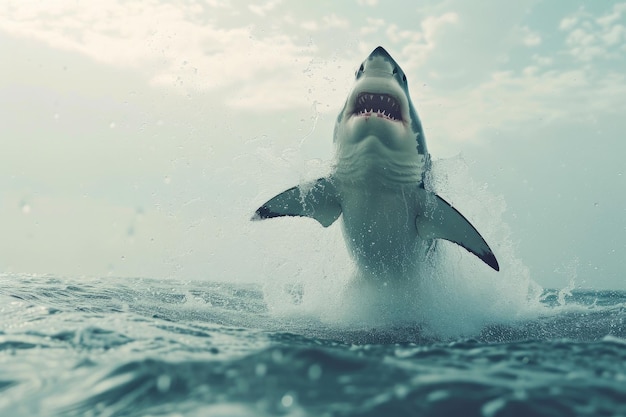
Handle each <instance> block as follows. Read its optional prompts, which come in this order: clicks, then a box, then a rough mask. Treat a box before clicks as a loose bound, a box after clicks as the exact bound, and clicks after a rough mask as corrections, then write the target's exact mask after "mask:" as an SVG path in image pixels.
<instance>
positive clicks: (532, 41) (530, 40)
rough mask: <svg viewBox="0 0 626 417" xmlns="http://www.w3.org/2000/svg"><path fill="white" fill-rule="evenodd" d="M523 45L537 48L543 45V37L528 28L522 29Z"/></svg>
mask: <svg viewBox="0 0 626 417" xmlns="http://www.w3.org/2000/svg"><path fill="white" fill-rule="evenodd" d="M521 32H522V33H521V37H522V43H523V44H524V45H526V46H537V45H539V44H541V36H540V35H539V34H538V33H537V32H533V31H532V30H530V29H529V28H528V26H523V27H522V28H521Z"/></svg>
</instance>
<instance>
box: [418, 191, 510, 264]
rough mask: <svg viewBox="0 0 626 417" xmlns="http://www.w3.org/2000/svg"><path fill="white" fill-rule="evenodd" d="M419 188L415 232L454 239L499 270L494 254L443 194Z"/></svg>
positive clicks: (431, 237) (433, 237)
mask: <svg viewBox="0 0 626 417" xmlns="http://www.w3.org/2000/svg"><path fill="white" fill-rule="evenodd" d="M422 192H423V194H422V197H423V198H420V210H419V213H418V215H417V218H416V219H415V226H416V227H417V234H418V235H419V236H420V237H421V238H422V239H445V240H449V241H450V242H454V243H456V244H458V245H459V246H462V247H464V248H465V249H467V250H468V251H470V252H471V253H473V254H474V255H476V256H477V257H479V258H480V259H481V260H482V261H483V262H485V263H486V264H487V265H489V266H490V267H492V268H493V269H495V270H496V271H499V270H500V266H499V265H498V261H497V260H496V256H495V255H494V254H493V252H492V251H491V249H490V248H489V245H487V242H485V239H483V237H482V236H481V235H480V233H478V231H477V230H476V228H474V226H472V224H471V223H470V222H469V221H467V219H466V218H465V217H463V215H462V214H461V213H459V212H458V211H457V210H456V209H455V208H454V207H452V206H451V205H450V204H449V203H448V202H447V201H445V200H444V199H443V198H441V197H439V196H438V195H436V194H432V193H429V192H427V191H425V190H422Z"/></svg>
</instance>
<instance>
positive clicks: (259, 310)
mask: <svg viewBox="0 0 626 417" xmlns="http://www.w3.org/2000/svg"><path fill="white" fill-rule="evenodd" d="M280 287H281V288H280V290H277V289H276V288H277V286H272V285H262V284H235V283H220V282H209V281H206V282H204V281H197V282H196V281H192V282H181V281H174V280H151V279H128V278H124V279H121V278H111V277H107V278H100V279H95V278H89V279H87V278H84V279H75V278H74V279H69V278H62V277H52V276H33V275H18V274H4V275H0V415H2V416H274V415H278V416H439V415H441V416H452V415H459V416H486V417H491V416H577V415H578V416H624V415H626V293H625V292H617V291H581V290H579V291H552V290H544V289H539V290H538V289H537V288H533V290H532V291H529V292H527V293H526V294H525V295H524V297H523V299H524V300H525V301H524V303H522V304H523V307H521V306H522V304H519V305H518V306H517V308H515V309H513V310H515V314H512V313H511V312H510V311H513V310H503V309H502V307H498V309H495V308H494V307H489V306H488V305H484V306H480V308H484V309H485V310H484V311H486V312H488V313H489V314H486V315H485V314H483V315H480V314H475V312H474V313H473V312H471V311H470V312H469V313H468V314H465V315H464V314H459V313H458V311H461V310H463V309H465V307H467V305H469V304H467V305H465V306H463V307H464V308H463V309H461V308H457V310H454V309H452V308H448V309H447V310H450V311H452V313H451V314H452V316H451V317H450V318H449V319H448V320H445V319H442V318H441V317H438V316H441V315H445V314H446V313H445V311H447V310H446V309H444V308H441V309H439V310H436V311H437V314H435V315H433V316H431V317H430V318H428V317H427V316H423V317H421V318H419V316H416V317H412V318H409V317H404V319H403V320H398V319H397V317H395V316H393V315H391V316H389V317H387V318H386V319H385V320H382V319H381V320H373V319H372V318H371V317H363V316H362V315H361V313H360V312H362V311H365V310H366V309H365V308H363V309H362V310H358V309H356V310H354V311H357V312H358V314H356V315H352V316H349V317H348V316H346V315H338V314H335V315H331V314H329V311H331V310H333V309H334V310H336V311H337V312H338V311H340V310H342V308H343V310H346V309H354V308H355V307H354V305H351V304H346V303H343V304H342V303H341V302H340V303H339V304H336V305H334V306H333V303H335V302H334V301H332V300H330V298H332V297H328V294H327V295H326V296H325V297H321V299H323V301H321V302H320V301H319V300H320V298H319V297H318V301H317V304H315V303H313V302H312V301H311V300H309V298H308V297H309V296H308V295H307V294H308V293H312V294H315V293H316V291H312V290H311V291H309V290H310V288H308V287H307V286H306V285H291V286H290V285H281V286H280ZM326 287H327V286H326ZM313 289H315V288H313ZM317 290H318V292H319V290H320V289H319V288H317ZM350 291H351V292H352V293H353V292H354V291H356V290H355V289H354V288H351V290H350ZM333 292H334V290H333ZM431 295H432V294H431ZM316 297H317V296H316ZM316 297H313V299H315V298H316ZM279 299H280V300H282V301H280V302H278V301H277V300H279ZM372 300H374V298H372V297H369V298H368V297H361V301H362V303H363V304H366V305H369V304H370V302H371V301H372ZM511 300H512V299H507V300H506V303H505V304H507V305H509V306H510V305H511V304H512V303H513V302H512V301H511ZM344 301H346V300H345V299H344ZM352 301H354V300H352ZM281 303H282V304H281ZM430 303H431V304H430V306H435V305H437V304H439V303H442V304H444V305H447V306H449V304H447V303H446V300H444V299H443V296H442V298H441V299H435V300H432V299H431V300H430ZM453 303H454V304H458V300H455V299H453ZM379 304H380V303H379ZM382 304H384V303H382ZM392 304H393V303H391V304H387V306H389V305H392ZM400 304H402V303H400ZM472 304H473V305H477V304H478V305H480V302H477V299H475V298H474V299H473V300H472ZM485 304H493V300H492V301H489V300H488V299H487V301H485ZM313 305H315V306H316V308H312V307H311V306H313ZM393 305H395V304H393ZM288 306H291V307H288ZM457 307H458V306H457ZM480 308H476V311H478V310H480ZM380 311H384V309H382V310H380ZM380 311H379V313H380ZM455 311H456V312H455ZM497 311H499V312H500V314H499V313H497ZM378 316H380V314H378ZM424 317H426V318H424ZM379 318H380V317H379ZM452 322H455V323H456V324H459V322H460V325H458V326H452V325H451V323H452ZM470 324H472V325H470Z"/></svg>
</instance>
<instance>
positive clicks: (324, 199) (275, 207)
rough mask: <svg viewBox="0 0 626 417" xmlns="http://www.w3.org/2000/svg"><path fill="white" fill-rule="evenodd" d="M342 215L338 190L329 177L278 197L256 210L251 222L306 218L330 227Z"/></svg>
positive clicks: (292, 189)
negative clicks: (282, 218)
mask: <svg viewBox="0 0 626 417" xmlns="http://www.w3.org/2000/svg"><path fill="white" fill-rule="evenodd" d="M340 214H341V204H340V201H339V198H338V194H337V189H336V188H335V186H334V184H333V183H332V181H331V180H330V179H329V178H320V179H318V180H316V181H313V182H312V183H307V184H302V185H299V186H297V187H293V188H290V189H288V190H287V191H284V192H282V193H280V194H278V195H277V196H276V197H274V198H272V199H271V200H269V201H268V202H267V203H265V204H263V205H262V206H261V207H259V208H258V209H257V211H256V212H255V213H254V216H252V220H263V219H270V218H273V217H281V216H303V217H310V218H312V219H315V220H317V221H318V222H319V223H320V224H321V225H322V226H324V227H328V226H330V225H331V224H333V222H334V221H335V220H337V218H338V217H339V215H340Z"/></svg>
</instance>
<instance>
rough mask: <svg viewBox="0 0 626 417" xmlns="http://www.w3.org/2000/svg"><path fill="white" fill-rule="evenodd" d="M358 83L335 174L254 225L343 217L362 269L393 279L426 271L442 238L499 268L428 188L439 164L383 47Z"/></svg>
mask: <svg viewBox="0 0 626 417" xmlns="http://www.w3.org/2000/svg"><path fill="white" fill-rule="evenodd" d="M355 78H356V80H355V83H354V87H353V88H352V91H351V92H350V94H349V95H348V98H347V99H346V103H345V105H344V107H343V109H342V111H341V112H340V113H339V116H338V117H337V123H336V125H335V131H334V143H335V146H336V156H335V164H334V167H333V171H332V173H331V174H330V175H329V176H328V177H326V178H320V179H318V180H316V181H313V182H310V183H307V184H301V185H299V186H296V187H293V188H290V189H288V190H286V191H284V192H282V193H280V194H278V195H277V196H275V197H274V198H272V199H270V200H269V201H267V202H266V203H265V204H263V205H262V206H261V207H259V209H257V210H256V212H255V214H254V216H253V217H252V220H262V219H269V218H273V217H281V216H304V217H310V218H313V219H315V220H317V221H318V222H319V223H320V224H321V225H322V226H324V227H328V226H330V225H331V224H332V223H333V222H335V220H337V219H338V218H339V217H340V216H341V215H343V216H342V223H343V234H344V238H345V242H346V246H347V247H348V250H349V252H350V254H351V256H352V257H353V259H354V260H355V262H356V265H357V268H358V271H359V272H360V273H361V274H364V275H370V276H374V277H376V278H381V279H383V280H385V281H386V280H387V279H388V278H390V277H392V276H401V277H410V276H412V275H415V274H419V268H420V265H422V264H423V262H425V260H426V259H427V256H428V253H429V250H430V249H431V248H432V247H433V245H434V242H435V241H436V240H437V239H445V240H448V241H451V242H454V243H456V244H458V245H460V246H462V247H463V248H465V249H467V250H468V251H469V252H471V253H472V254H474V255H476V256H477V257H478V258H479V259H481V260H482V261H483V262H485V263H486V264H487V265H489V266H490V267H491V268H493V269H494V270H496V271H499V269H500V267H499V265H498V261H497V260H496V257H495V255H494V254H493V252H492V251H491V249H490V248H489V246H488V245H487V243H486V242H485V240H484V239H483V238H482V236H481V235H480V234H479V233H478V231H477V230H476V229H475V228H474V226H472V225H471V224H470V223H469V221H467V219H465V217H463V215H462V214H461V213H459V212H458V211H457V210H456V209H455V208H453V207H452V206H451V205H450V204H448V203H447V202H446V201H445V200H444V199H443V198H441V197H439V196H438V195H436V194H434V193H433V192H431V191H428V190H427V188H426V187H425V186H424V181H425V178H426V175H427V174H428V172H429V170H430V168H431V160H430V155H429V153H428V150H427V148H426V141H425V138H424V132H423V130H422V124H421V122H420V120H419V117H418V115H417V111H416V110H415V107H414V106H413V103H412V102H411V99H410V96H409V90H408V84H407V80H406V75H405V74H404V72H403V71H402V69H401V68H400V66H399V65H398V64H397V63H396V62H395V61H394V60H393V58H392V57H391V56H390V55H389V54H388V53H387V51H385V49H383V48H382V47H380V46H379V47H378V48H376V49H375V50H374V51H373V52H372V53H371V54H370V55H369V56H368V57H367V58H366V59H365V61H363V63H362V64H361V66H360V67H359V69H358V71H357V72H356V77H355Z"/></svg>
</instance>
